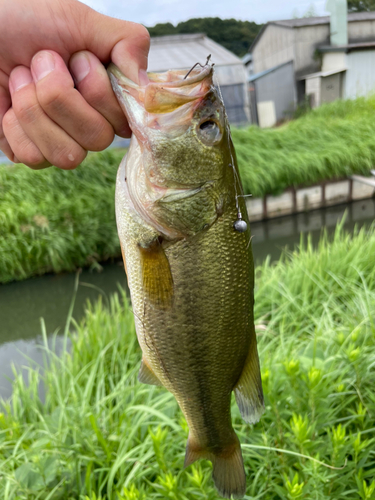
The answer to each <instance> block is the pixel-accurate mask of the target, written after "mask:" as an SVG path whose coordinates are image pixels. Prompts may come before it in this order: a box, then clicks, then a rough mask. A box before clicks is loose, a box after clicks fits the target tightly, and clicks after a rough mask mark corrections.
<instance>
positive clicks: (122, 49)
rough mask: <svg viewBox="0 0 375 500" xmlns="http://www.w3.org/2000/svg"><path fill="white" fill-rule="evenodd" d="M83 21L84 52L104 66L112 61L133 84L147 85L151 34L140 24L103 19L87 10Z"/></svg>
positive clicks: (111, 18)
mask: <svg viewBox="0 0 375 500" xmlns="http://www.w3.org/2000/svg"><path fill="white" fill-rule="evenodd" d="M89 12H90V13H88V14H89V15H88V16H87V18H88V19H87V21H88V22H85V27H86V29H85V31H86V33H85V42H86V49H87V50H89V51H90V52H93V53H94V54H95V55H96V56H97V57H98V58H99V59H100V60H101V61H102V62H103V63H109V62H110V61H113V62H114V63H115V64H116V66H118V68H119V69H120V70H121V71H122V73H123V74H124V75H125V76H126V77H128V78H130V80H133V81H134V82H135V83H141V84H142V83H145V82H147V75H146V70H147V57H148V52H149V49H150V35H149V32H148V31H147V29H146V28H145V27H144V26H142V25H141V24H137V23H133V22H130V21H123V20H121V19H115V18H113V17H109V16H104V15H103V14H99V13H98V12H96V11H94V10H92V9H90V11H89Z"/></svg>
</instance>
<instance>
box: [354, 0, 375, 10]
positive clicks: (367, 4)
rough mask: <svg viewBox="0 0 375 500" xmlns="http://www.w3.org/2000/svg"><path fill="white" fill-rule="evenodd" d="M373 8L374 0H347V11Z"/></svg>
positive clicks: (374, 8)
mask: <svg viewBox="0 0 375 500" xmlns="http://www.w3.org/2000/svg"><path fill="white" fill-rule="evenodd" d="M372 10H375V0H348V12H368V11H372Z"/></svg>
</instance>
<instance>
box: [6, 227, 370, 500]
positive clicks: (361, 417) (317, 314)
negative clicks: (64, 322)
mask: <svg viewBox="0 0 375 500" xmlns="http://www.w3.org/2000/svg"><path fill="white" fill-rule="evenodd" d="M374 255H375V227H372V228H371V229H370V230H368V231H367V232H366V231H365V230H361V231H360V232H359V233H358V234H356V235H355V236H354V237H352V236H349V235H347V234H345V233H343V232H342V230H341V229H340V228H339V229H338V231H337V232H336V235H335V237H334V240H333V242H332V243H329V242H328V241H327V238H326V237H324V238H323V239H322V241H321V243H320V246H319V249H317V250H313V249H312V246H311V244H309V243H307V244H304V245H303V247H302V249H301V251H300V253H294V254H288V255H286V256H284V258H283V259H282V260H281V261H279V262H278V263H277V264H275V265H270V264H269V263H268V262H266V263H265V264H264V265H262V266H261V267H259V268H257V270H256V276H257V280H256V306H255V318H256V320H255V321H256V324H257V330H258V338H259V351H260V357H261V365H262V375H263V383H264V392H265V400H266V412H265V414H264V416H263V417H262V419H261V421H260V423H258V424H257V425H255V426H248V425H246V424H245V423H244V422H243V421H242V420H241V417H240V415H239V411H238V409H237V407H236V405H235V404H233V422H234V426H235V429H236V432H237V433H238V435H239V437H240V440H241V443H242V448H243V454H244V459H245V468H246V473H247V485H248V487H247V496H246V497H245V498H246V499H248V500H249V499H253V500H254V499H272V500H279V499H282V500H291V499H297V498H301V499H302V498H305V499H309V500H310V499H317V500H318V499H319V500H320V499H322V500H323V499H335V500H336V499H337V500H339V499H340V500H349V499H350V500H351V499H357V498H358V499H362V500H365V499H367V500H370V499H373V498H374V495H375V491H374V490H375V482H374V477H375V451H374V449H375V447H374V444H375V438H374V436H375V395H374V377H375V322H374V317H375V267H374V265H373V263H374V260H373V256H374ZM122 299H124V300H125V305H123V301H122V300H121V299H120V298H119V297H118V296H117V295H116V296H113V297H112V298H111V301H110V309H109V310H108V309H106V308H105V307H104V306H103V305H102V303H101V302H98V303H97V304H95V305H90V306H89V307H88V310H87V314H86V318H85V320H84V322H83V323H82V324H80V325H79V326H77V333H76V334H72V335H70V338H71V342H72V348H71V354H65V355H63V356H62V358H61V359H58V358H57V357H54V356H53V355H52V354H51V353H49V358H50V361H49V366H48V368H47V370H46V372H45V375H44V381H45V384H46V389H47V391H46V398H45V402H42V401H41V400H40V399H39V397H38V384H39V382H40V380H41V379H42V377H41V376H40V375H39V374H38V371H37V370H35V369H30V371H29V387H26V385H25V384H24V382H23V381H22V378H21V377H20V376H18V377H17V378H16V381H15V383H14V394H13V398H12V400H11V401H10V402H9V403H6V404H5V406H4V410H3V414H2V415H1V416H0V498H2V499H4V500H37V499H38V500H39V499H40V500H47V499H54V500H57V499H64V500H73V499H74V500H87V499H88V500H98V499H102V500H138V499H147V500H149V499H155V500H156V499H171V500H191V499H205V500H214V499H217V498H218V496H217V494H216V493H215V490H214V489H213V484H212V481H211V478H210V470H211V466H210V464H209V463H208V462H202V461H201V462H198V463H196V464H194V465H193V466H191V467H189V468H188V469H186V470H183V460H184V452H185V444H186V439H187V432H188V430H187V426H186V423H185V421H184V419H183V417H182V415H181V412H180V410H179V409H178V407H177V404H176V402H175V401H174V399H173V397H172V396H171V395H170V394H168V393H167V392H166V391H165V390H163V389H162V388H157V387H151V386H145V385H142V384H140V383H138V382H137V380H136V376H137V371H138V367H139V361H140V350H139V347H138V345H137V341H136V337H135V332H134V326H133V319H132V312H131V309H130V307H129V305H128V304H127V302H126V299H125V298H124V297H122ZM47 352H48V350H47V349H46V355H47Z"/></svg>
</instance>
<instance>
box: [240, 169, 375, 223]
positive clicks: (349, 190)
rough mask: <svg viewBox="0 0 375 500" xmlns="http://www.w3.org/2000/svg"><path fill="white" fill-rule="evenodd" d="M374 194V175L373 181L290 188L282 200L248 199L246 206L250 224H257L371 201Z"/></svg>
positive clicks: (356, 178) (351, 179)
mask: <svg viewBox="0 0 375 500" xmlns="http://www.w3.org/2000/svg"><path fill="white" fill-rule="evenodd" d="M374 194H375V172H374V176H372V177H362V176H360V175H352V176H350V177H349V178H348V179H340V180H337V181H325V182H321V183H319V184H316V185H313V186H309V187H301V188H300V189H298V188H297V189H294V188H288V189H287V190H286V191H284V192H283V193H282V194H281V195H280V196H271V195H269V196H264V197H263V198H247V200H246V205H247V211H248V214H249V219H250V221H258V220H264V219H272V218H275V217H281V216H283V215H289V214H295V213H300V212H309V211H310V210H314V209H316V208H323V207H328V206H333V205H340V204H342V203H347V202H351V201H354V200H363V199H366V198H372V197H373V196H374Z"/></svg>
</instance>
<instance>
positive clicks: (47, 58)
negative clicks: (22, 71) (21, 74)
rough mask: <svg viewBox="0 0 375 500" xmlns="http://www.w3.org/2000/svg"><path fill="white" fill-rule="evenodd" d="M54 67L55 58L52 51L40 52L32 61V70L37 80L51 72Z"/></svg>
mask: <svg viewBox="0 0 375 500" xmlns="http://www.w3.org/2000/svg"><path fill="white" fill-rule="evenodd" d="M54 69H55V59H54V57H53V55H52V54H51V52H47V51H46V50H44V51H42V52H39V53H38V54H37V55H36V56H34V58H33V60H32V62H31V72H32V74H33V77H34V78H35V80H36V81H37V82H38V81H39V80H41V79H42V78H44V77H45V76H47V75H48V74H49V73H51V71H53V70H54Z"/></svg>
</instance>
